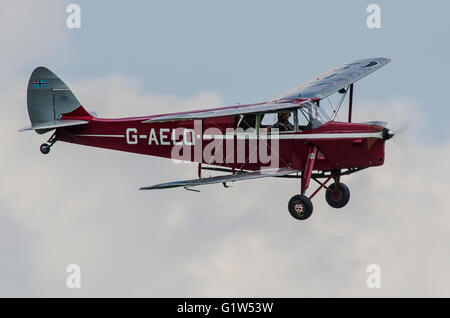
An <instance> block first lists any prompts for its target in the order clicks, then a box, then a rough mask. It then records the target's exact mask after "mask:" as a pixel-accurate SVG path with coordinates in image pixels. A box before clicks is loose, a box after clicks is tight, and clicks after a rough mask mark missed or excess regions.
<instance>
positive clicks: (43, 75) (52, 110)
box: [20, 66, 92, 134]
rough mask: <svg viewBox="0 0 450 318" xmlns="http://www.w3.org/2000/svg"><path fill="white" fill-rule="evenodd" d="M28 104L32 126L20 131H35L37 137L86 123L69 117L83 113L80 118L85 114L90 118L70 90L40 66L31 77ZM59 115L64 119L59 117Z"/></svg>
mask: <svg viewBox="0 0 450 318" xmlns="http://www.w3.org/2000/svg"><path fill="white" fill-rule="evenodd" d="M27 104H28V115H29V116H30V121H31V126H29V127H25V128H23V129H21V130H20V131H24V130H32V129H34V130H35V131H36V132H37V133H38V134H43V133H46V132H48V131H50V130H53V129H56V128H59V127H66V126H74V125H81V124H86V123H88V121H87V120H71V119H70V117H71V116H70V114H77V115H78V114H85V116H83V117H88V116H86V114H87V115H89V117H92V116H91V115H90V114H89V113H88V112H87V111H86V110H85V109H84V108H83V107H82V106H81V104H80V102H79V101H78V100H77V98H76V97H75V95H74V94H73V93H72V91H71V90H70V88H69V87H68V86H67V85H66V84H65V83H64V82H63V81H62V80H61V79H60V78H59V77H58V76H56V75H55V74H53V72H51V71H50V70H49V69H47V68H45V67H42V66H40V67H38V68H36V69H35V70H34V71H33V73H32V74H31V77H30V80H29V82H28V91H27ZM62 115H66V116H64V118H62V117H63V116H62ZM67 115H69V116H67ZM75 116H76V115H75ZM72 117H73V116H72Z"/></svg>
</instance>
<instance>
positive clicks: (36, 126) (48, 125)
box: [19, 119, 89, 132]
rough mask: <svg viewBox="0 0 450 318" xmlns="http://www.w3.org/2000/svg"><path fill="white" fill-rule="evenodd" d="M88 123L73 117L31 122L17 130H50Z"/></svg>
mask: <svg viewBox="0 0 450 318" xmlns="http://www.w3.org/2000/svg"><path fill="white" fill-rule="evenodd" d="M87 123H89V122H88V121H87V120H74V119H65V120H51V121H46V122H41V123H33V124H32V125H30V126H26V127H23V128H21V129H19V132H21V131H27V130H41V129H45V130H51V129H56V128H61V127H69V126H78V125H84V124H87Z"/></svg>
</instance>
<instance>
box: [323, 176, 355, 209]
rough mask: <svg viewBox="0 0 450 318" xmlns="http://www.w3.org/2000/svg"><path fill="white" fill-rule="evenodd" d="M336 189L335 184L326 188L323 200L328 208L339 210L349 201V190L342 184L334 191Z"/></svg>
mask: <svg viewBox="0 0 450 318" xmlns="http://www.w3.org/2000/svg"><path fill="white" fill-rule="evenodd" d="M336 187H337V186H336V183H333V184H332V185H330V186H329V187H328V189H327V191H326V192H325V199H326V200H327V202H328V204H329V205H330V206H332V207H333V208H335V209H340V208H343V207H344V206H346V205H347V203H348V201H349V200H350V190H349V189H348V187H347V186H346V185H345V184H344V183H342V182H340V183H339V187H337V188H338V189H336Z"/></svg>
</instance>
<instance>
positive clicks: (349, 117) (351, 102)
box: [348, 83, 353, 123]
mask: <svg viewBox="0 0 450 318" xmlns="http://www.w3.org/2000/svg"><path fill="white" fill-rule="evenodd" d="M352 108H353V83H352V84H351V85H350V96H349V99H348V122H349V123H351V122H352Z"/></svg>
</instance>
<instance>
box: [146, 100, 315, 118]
mask: <svg viewBox="0 0 450 318" xmlns="http://www.w3.org/2000/svg"><path fill="white" fill-rule="evenodd" d="M308 102H310V101H309V100H306V101H304V102H302V103H300V104H298V103H297V104H293V103H290V102H281V103H268V102H267V103H260V104H254V105H245V106H241V105H237V106H231V107H223V108H216V109H208V110H204V111H194V112H189V113H182V114H170V115H162V116H158V117H155V118H152V119H147V120H144V121H143V123H154V122H165V121H173V120H191V119H203V118H213V117H220V116H230V115H243V114H253V113H259V112H267V111H275V110H282V109H290V108H295V107H299V106H301V105H306V103H308Z"/></svg>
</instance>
